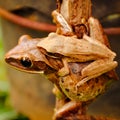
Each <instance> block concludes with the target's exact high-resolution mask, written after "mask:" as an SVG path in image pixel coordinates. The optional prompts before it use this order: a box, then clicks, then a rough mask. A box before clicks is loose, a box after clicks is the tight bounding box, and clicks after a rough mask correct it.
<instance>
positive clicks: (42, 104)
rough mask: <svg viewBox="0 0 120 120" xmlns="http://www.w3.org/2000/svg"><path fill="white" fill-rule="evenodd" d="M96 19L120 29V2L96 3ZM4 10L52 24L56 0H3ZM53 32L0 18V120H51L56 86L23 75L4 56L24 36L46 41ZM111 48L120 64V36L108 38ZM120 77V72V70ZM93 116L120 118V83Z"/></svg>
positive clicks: (97, 103) (99, 100)
mask: <svg viewBox="0 0 120 120" xmlns="http://www.w3.org/2000/svg"><path fill="white" fill-rule="evenodd" d="M92 3H93V5H92V8H93V16H95V17H97V18H98V19H99V20H100V21H101V23H102V25H103V27H104V28H109V27H120V7H119V6H120V0H111V1H109V0H99V1H98V0H92ZM0 8H3V9H5V10H8V11H10V12H12V13H14V14H16V15H19V16H21V17H25V18H27V19H30V20H32V21H37V22H46V23H50V24H51V23H52V17H51V12H52V11H53V10H54V9H55V8H56V1H55V0H50V1H47V0H12V1H11V0H4V1H3V0H1V1H0ZM48 33H49V32H44V31H37V30H34V29H29V28H26V27H23V26H20V25H17V24H15V23H13V22H11V21H9V20H7V19H5V18H3V17H1V18H0V120H29V119H31V120H41V119H44V120H51V118H52V114H53V111H54V109H53V108H54V104H55V98H54V96H53V94H52V88H53V85H52V84H51V82H49V81H48V80H46V78H45V77H44V76H41V75H33V74H28V73H23V72H20V71H17V70H14V69H12V68H11V67H10V66H8V65H6V64H5V61H4V54H5V53H6V52H7V51H8V50H10V49H11V48H13V47H14V46H15V45H16V44H17V42H18V39H19V37H20V36H21V35H24V34H29V35H31V36H32V37H39V38H40V37H44V36H47V35H48ZM108 38H109V40H110V44H111V48H112V50H113V51H115V52H116V53H117V58H116V59H117V61H118V62H119V63H120V49H119V48H120V47H119V46H120V35H108ZM116 71H117V73H118V75H119V73H120V68H119V66H118V68H117V70H116ZM88 111H89V114H94V115H102V116H107V117H114V118H120V81H119V80H118V81H115V82H114V83H113V85H112V86H111V87H110V88H109V90H108V91H107V92H106V93H105V94H104V95H102V96H100V97H99V98H97V99H96V101H94V102H93V103H92V104H91V105H90V107H89V108H88Z"/></svg>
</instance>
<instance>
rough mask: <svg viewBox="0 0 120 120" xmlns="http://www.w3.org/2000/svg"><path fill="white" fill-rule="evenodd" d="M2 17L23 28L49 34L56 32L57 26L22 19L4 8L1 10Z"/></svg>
mask: <svg viewBox="0 0 120 120" xmlns="http://www.w3.org/2000/svg"><path fill="white" fill-rule="evenodd" d="M0 16H2V17H3V18H5V19H7V20H9V21H11V22H13V23H16V24H18V25H21V26H23V27H27V28H31V29H34V30H40V31H47V32H52V31H55V30H56V26H54V25H51V24H48V23H41V22H36V21H32V20H29V19H26V18H23V17H20V16H18V15H15V14H12V13H10V12H8V11H6V10H4V9H3V8H0Z"/></svg>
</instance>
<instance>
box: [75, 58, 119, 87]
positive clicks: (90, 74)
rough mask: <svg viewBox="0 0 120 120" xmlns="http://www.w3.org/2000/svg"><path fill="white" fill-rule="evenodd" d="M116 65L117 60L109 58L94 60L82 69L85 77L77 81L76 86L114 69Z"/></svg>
mask: <svg viewBox="0 0 120 120" xmlns="http://www.w3.org/2000/svg"><path fill="white" fill-rule="evenodd" d="M116 66H117V62H116V61H110V60H109V59H100V60H96V61H94V62H92V63H91V64H89V65H88V66H86V67H85V68H84V69H83V70H82V71H81V74H82V78H83V79H82V80H80V81H79V82H78V83H77V85H76V87H78V86H81V85H83V84H84V83H85V82H87V81H89V80H90V79H92V78H96V77H98V76H100V75H102V74H104V73H106V72H108V71H110V70H112V69H114V68H115V67H116Z"/></svg>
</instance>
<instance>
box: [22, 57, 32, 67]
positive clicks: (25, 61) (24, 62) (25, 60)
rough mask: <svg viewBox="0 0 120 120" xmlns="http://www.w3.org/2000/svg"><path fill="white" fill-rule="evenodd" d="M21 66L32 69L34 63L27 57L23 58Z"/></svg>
mask: <svg viewBox="0 0 120 120" xmlns="http://www.w3.org/2000/svg"><path fill="white" fill-rule="evenodd" d="M20 62H21V64H22V65H23V66H24V67H28V68H30V67H32V61H31V60H30V59H29V58H27V57H23V58H22V59H21V60H20Z"/></svg>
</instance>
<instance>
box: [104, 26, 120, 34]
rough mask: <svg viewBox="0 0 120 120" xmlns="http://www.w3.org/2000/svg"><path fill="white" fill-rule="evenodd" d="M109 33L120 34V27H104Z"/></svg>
mask: <svg viewBox="0 0 120 120" xmlns="http://www.w3.org/2000/svg"><path fill="white" fill-rule="evenodd" d="M104 31H105V33H106V34H107V35H120V27H116V28H104Z"/></svg>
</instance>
